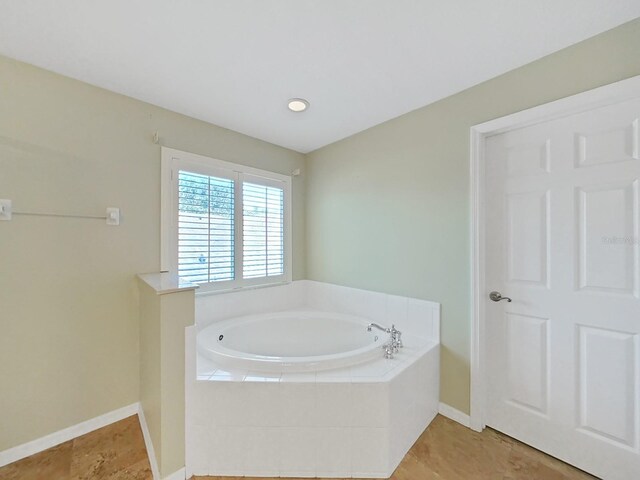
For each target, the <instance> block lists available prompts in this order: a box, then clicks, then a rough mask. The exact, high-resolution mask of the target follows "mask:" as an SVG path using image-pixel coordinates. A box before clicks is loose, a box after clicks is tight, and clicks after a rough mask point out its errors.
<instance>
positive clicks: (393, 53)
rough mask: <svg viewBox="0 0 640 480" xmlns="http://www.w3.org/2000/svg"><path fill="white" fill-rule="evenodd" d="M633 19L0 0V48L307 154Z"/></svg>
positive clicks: (526, 8)
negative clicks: (295, 108) (299, 101)
mask: <svg viewBox="0 0 640 480" xmlns="http://www.w3.org/2000/svg"><path fill="white" fill-rule="evenodd" d="M638 16H640V1H638V0H535V1H526V0H520V1H518V0H386V1H385V0H315V1H311V0H228V1H221V0H179V1H178V0H0V54H3V55H6V56H8V57H12V58H15V59H18V60H22V61H24V62H27V63H31V64H33V65H37V66H39V67H43V68H46V69H48V70H52V71H54V72H57V73H61V74H63V75H67V76H69V77H72V78H76V79H79V80H82V81H85V82H88V83H90V84H93V85H97V86H100V87H103V88H106V89H108V90H112V91H115V92H119V93H122V94H124V95H128V96H131V97H133V98H137V99H140V100H144V101H146V102H149V103H152V104H155V105H159V106H161V107H165V108H167V109H169V110H173V111H175V112H179V113H183V114H185V115H189V116H191V117H195V118H198V119H201V120H205V121H207V122H211V123H214V124H216V125H220V126H223V127H226V128H229V129H232V130H236V131H238V132H242V133H245V134H247V135H251V136H253V137H256V138H260V139H262V140H266V141H268V142H271V143H275V144H277V145H282V146H284V147H288V148H291V149H293V150H297V151H300V152H304V153H306V152H309V151H312V150H315V149H317V148H319V147H322V146H324V145H327V144H329V143H332V142H335V141H337V140H339V139H341V138H345V137H347V136H349V135H352V134H354V133H357V132H359V131H362V130H364V129H366V128H369V127H371V126H373V125H376V124H379V123H381V122H384V121H386V120H389V119H391V118H394V117H397V116H398V115H401V114H403V113H406V112H408V111H411V110H415V109H416V108H419V107H422V106H424V105H427V104H429V103H432V102H434V101H436V100H439V99H441V98H444V97H447V96H449V95H452V94H454V93H456V92H459V91H461V90H463V89H465V88H468V87H470V86H472V85H475V84H478V83H480V82H482V81H484V80H487V79H489V78H492V77H495V76H496V75H499V74H501V73H504V72H506V71H508V70H511V69H513V68H516V67H518V66H520V65H524V64H526V63H529V62H531V61H533V60H535V59H537V58H540V57H542V56H544V55H547V54H549V53H551V52H554V51H556V50H559V49H561V48H564V47H567V46H569V45H571V44H573V43H576V42H579V41H581V40H584V39H586V38H588V37H591V36H593V35H596V34H598V33H600V32H603V31H605V30H608V29H611V28H613V27H615V26H617V25H620V24H621V23H624V22H626V21H629V20H632V19H634V18H636V17H638ZM291 97H302V98H305V99H307V100H308V101H309V102H310V103H311V107H310V108H309V109H308V110H307V111H306V112H304V113H292V112H290V111H288V110H287V108H286V102H287V100H288V99H289V98H291Z"/></svg>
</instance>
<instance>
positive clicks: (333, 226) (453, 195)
mask: <svg viewBox="0 0 640 480" xmlns="http://www.w3.org/2000/svg"><path fill="white" fill-rule="evenodd" d="M639 46H640V20H635V21H633V22H630V23H628V24H625V25H623V26H621V27H619V28H617V29H614V30H611V31H609V32H606V33H604V34H602V35H600V36H597V37H594V38H592V39H589V40H587V41H585V42H582V43H580V44H577V45H574V46H572V47H570V48H567V49H565V50H562V51H560V52H558V53H555V54H553V55H550V56H548V57H545V58H543V59H541V60H539V61H536V62H534V63H531V64H529V65H526V66H524V67H522V68H519V69H517V70H514V71H512V72H509V73H507V74H505V75H502V76H500V77H497V78H495V79H493V80H490V81H488V82H486V83H483V84H481V85H478V86H476V87H473V88H471V89H469V90H466V91H464V92H462V93H460V94H457V95H454V96H452V97H449V98H447V99H444V100H442V101H440V102H437V103H435V104H432V105H429V106H427V107H424V108H421V109H419V110H416V111H413V112H411V113H409V114H406V115H404V116H401V117H399V118H396V119H394V120H391V121H388V122H386V123H384V124H381V125H378V126H376V127H373V128H371V129H369V130H367V131H365V132H362V133H360V134H357V135H354V136H352V137H350V138H347V139H345V140H342V141H340V142H337V143H335V144H332V145H330V146H327V147H325V148H322V149H320V150H318V151H316V152H313V153H312V154H310V155H309V159H310V161H309V162H308V183H307V195H308V196H307V240H308V243H307V251H308V257H307V273H308V277H309V278H310V279H312V280H319V281H326V282H333V283H338V284H341V285H347V286H351V287H358V288H365V289H370V290H377V291H381V292H386V293H394V294H399V295H407V296H412V297H418V298H423V299H428V300H434V301H437V302H441V303H442V343H443V348H442V376H441V400H442V401H443V402H445V403H447V404H449V405H451V406H453V407H455V408H457V409H459V410H462V411H464V412H468V411H469V330H470V295H469V291H470V278H469V277H470V264H469V262H470V256H469V249H470V246H469V245H470V240H469V235H470V233H469V222H470V214H469V212H470V204H469V128H470V127H471V126H472V125H474V124H478V123H482V122H484V121H487V120H490V119H493V118H497V117H501V116H504V115H507V114H509V113H513V112H517V111H520V110H523V109H526V108H529V107H533V106H535V105H540V104H542V103H546V102H550V101H552V100H556V99H559V98H562V97H566V96H568V95H572V94H575V93H578V92H582V91H584V90H588V89H591V88H595V87H598V86H601V85H605V84H608V83H611V82H615V81H618V80H622V79H625V78H628V77H631V76H634V75H639V74H640V48H638V47H639ZM494 54H499V52H487V55H494ZM428 87H429V86H428V85H425V88H428Z"/></svg>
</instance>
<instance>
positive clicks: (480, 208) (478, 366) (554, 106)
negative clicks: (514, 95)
mask: <svg viewBox="0 0 640 480" xmlns="http://www.w3.org/2000/svg"><path fill="white" fill-rule="evenodd" d="M634 98H640V75H638V76H635V77H631V78H628V79H626V80H622V81H619V82H616V83H612V84H609V85H605V86H602V87H598V88H595V89H593V90H587V91H585V92H582V93H578V94H576V95H572V96H569V97H566V98H562V99H559V100H555V101H553V102H550V103H546V104H543V105H539V106H537V107H533V108H529V109H527V110H523V111H521V112H517V113H513V114H511V115H507V116H504V117H500V118H497V119H494V120H490V121H488V122H484V123H481V124H478V125H474V126H472V127H471V130H470V147H471V149H470V150H471V152H470V165H471V175H470V177H471V350H470V362H471V405H470V410H471V411H470V427H471V428H472V429H473V430H476V431H478V432H480V431H482V430H483V429H484V428H485V426H486V422H485V400H486V385H487V378H488V377H487V376H488V373H489V372H488V371H487V367H486V356H485V353H486V343H485V342H486V338H485V328H486V323H485V322H486V320H485V317H484V312H485V307H486V305H487V296H486V292H487V288H486V285H485V269H486V265H485V258H484V252H485V230H484V224H485V203H486V198H485V171H484V167H485V161H484V151H485V143H486V138H487V137H489V136H491V135H495V134H498V133H504V132H507V131H509V130H514V129H516V128H522V127H526V126H529V125H534V124H536V123H542V122H546V121H549V120H554V119H557V118H561V117H565V116H568V115H573V114H576V113H581V112H584V111H587V110H591V109H593V108H598V107H603V106H606V105H612V104H615V103H619V102H623V101H626V100H631V99H634ZM636 141H640V140H636Z"/></svg>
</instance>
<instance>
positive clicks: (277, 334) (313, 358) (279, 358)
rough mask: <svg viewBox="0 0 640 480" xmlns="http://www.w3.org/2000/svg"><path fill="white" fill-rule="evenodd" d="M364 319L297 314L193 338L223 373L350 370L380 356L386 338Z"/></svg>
mask: <svg viewBox="0 0 640 480" xmlns="http://www.w3.org/2000/svg"><path fill="white" fill-rule="evenodd" d="M368 324H369V321H368V320H367V319H365V318H362V317H358V316H354V315H346V314H340V313H328V312H319V311H311V310H296V311H286V312H276V313H268V314H259V315H249V316H245V317H240V318H234V319H231V320H226V321H222V322H218V323H215V324H213V325H209V326H208V327H206V328H204V329H203V330H202V331H201V332H200V333H198V335H197V348H198V351H199V353H200V354H201V355H203V356H204V357H205V358H208V359H210V360H212V361H213V362H215V363H216V364H217V365H219V366H220V367H222V368H225V369H228V370H232V371H233V370H249V371H254V372H268V373H287V372H289V373H294V372H298V373H299V372H310V371H322V370H331V369H336V368H344V367H349V366H353V365H357V364H361V363H365V362H368V361H371V360H373V359H378V358H381V357H382V356H383V350H382V345H383V344H384V343H386V341H387V340H388V334H386V333H383V332H379V331H372V332H369V331H367V325H368Z"/></svg>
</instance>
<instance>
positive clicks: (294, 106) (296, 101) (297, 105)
mask: <svg viewBox="0 0 640 480" xmlns="http://www.w3.org/2000/svg"><path fill="white" fill-rule="evenodd" d="M287 106H288V107H289V110H291V111H292V112H304V111H305V110H306V109H307V108H309V102H307V101H306V100H305V99H304V98H292V99H291V100H289V103H288V104H287Z"/></svg>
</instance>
